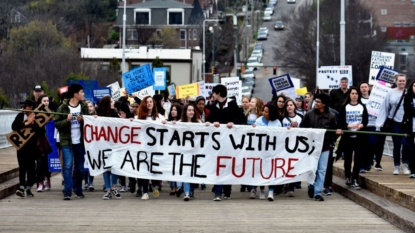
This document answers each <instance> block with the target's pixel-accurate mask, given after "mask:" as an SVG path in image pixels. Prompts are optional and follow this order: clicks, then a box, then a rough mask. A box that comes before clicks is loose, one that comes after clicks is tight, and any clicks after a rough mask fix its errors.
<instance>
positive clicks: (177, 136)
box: [169, 130, 181, 146]
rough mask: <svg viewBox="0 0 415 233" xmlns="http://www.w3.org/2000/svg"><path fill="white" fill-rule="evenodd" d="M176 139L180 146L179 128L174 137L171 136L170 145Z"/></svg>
mask: <svg viewBox="0 0 415 233" xmlns="http://www.w3.org/2000/svg"><path fill="white" fill-rule="evenodd" d="M174 141H177V146H180V144H181V143H180V136H179V132H177V130H175V131H174V133H173V137H171V139H170V142H169V146H171V144H173V142H174Z"/></svg>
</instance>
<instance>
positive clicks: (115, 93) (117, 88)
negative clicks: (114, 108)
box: [107, 82, 121, 101]
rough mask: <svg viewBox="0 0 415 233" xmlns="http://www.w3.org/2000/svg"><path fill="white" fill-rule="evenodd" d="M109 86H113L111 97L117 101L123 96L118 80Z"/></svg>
mask: <svg viewBox="0 0 415 233" xmlns="http://www.w3.org/2000/svg"><path fill="white" fill-rule="evenodd" d="M107 87H109V88H111V97H112V99H113V100H114V101H117V100H118V99H119V98H120V97H121V90H120V84H119V83H118V82H115V83H111V84H110V85H108V86H107Z"/></svg>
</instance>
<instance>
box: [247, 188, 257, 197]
mask: <svg viewBox="0 0 415 233" xmlns="http://www.w3.org/2000/svg"><path fill="white" fill-rule="evenodd" d="M255 198H256V190H255V189H252V190H251V195H250V196H249V199H255Z"/></svg>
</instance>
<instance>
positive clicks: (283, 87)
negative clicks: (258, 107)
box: [268, 74, 297, 99]
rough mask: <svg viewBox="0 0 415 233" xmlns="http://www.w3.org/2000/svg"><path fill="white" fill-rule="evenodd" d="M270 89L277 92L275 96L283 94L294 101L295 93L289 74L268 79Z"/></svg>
mask: <svg viewBox="0 0 415 233" xmlns="http://www.w3.org/2000/svg"><path fill="white" fill-rule="evenodd" d="M268 81H269V83H270V84H271V88H272V89H273V90H275V91H276V92H277V95H280V94H284V95H285V96H287V97H290V98H291V99H295V97H296V96H297V92H296V91H295V87H294V84H293V82H292V80H291V77H290V75H289V74H284V75H281V76H278V77H273V78H270V79H268Z"/></svg>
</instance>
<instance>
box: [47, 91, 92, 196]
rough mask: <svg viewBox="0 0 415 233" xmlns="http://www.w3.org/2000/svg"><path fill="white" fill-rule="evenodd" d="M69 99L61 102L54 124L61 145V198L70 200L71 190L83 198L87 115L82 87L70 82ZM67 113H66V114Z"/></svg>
mask: <svg viewBox="0 0 415 233" xmlns="http://www.w3.org/2000/svg"><path fill="white" fill-rule="evenodd" d="M68 93H69V94H68V95H69V98H70V99H69V100H68V101H65V102H63V103H62V105H61V106H60V107H59V108H58V110H57V112H58V113H63V114H59V115H56V116H55V126H56V128H57V129H58V131H59V139H60V144H61V147H62V158H63V176H64V178H63V179H64V189H63V191H62V192H63V200H66V201H68V200H71V196H72V190H73V191H74V192H75V194H76V197H77V198H84V197H85V196H84V194H83V193H82V177H83V172H84V159H85V158H84V155H85V149H84V148H85V147H84V140H83V130H82V129H83V118H82V115H89V111H88V105H87V104H86V103H84V100H85V97H84V96H85V93H84V88H83V87H82V86H81V85H79V84H75V83H74V84H72V85H71V86H69V88H68ZM66 114H67V115H66Z"/></svg>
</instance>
